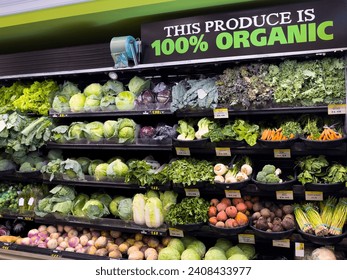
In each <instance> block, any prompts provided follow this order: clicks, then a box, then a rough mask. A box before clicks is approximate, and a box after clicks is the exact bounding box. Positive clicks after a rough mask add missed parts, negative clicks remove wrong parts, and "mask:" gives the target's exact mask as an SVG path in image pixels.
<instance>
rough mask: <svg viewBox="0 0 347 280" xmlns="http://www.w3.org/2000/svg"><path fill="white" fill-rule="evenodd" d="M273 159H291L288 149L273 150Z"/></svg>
mask: <svg viewBox="0 0 347 280" xmlns="http://www.w3.org/2000/svg"><path fill="white" fill-rule="evenodd" d="M274 158H291V153H290V149H274Z"/></svg>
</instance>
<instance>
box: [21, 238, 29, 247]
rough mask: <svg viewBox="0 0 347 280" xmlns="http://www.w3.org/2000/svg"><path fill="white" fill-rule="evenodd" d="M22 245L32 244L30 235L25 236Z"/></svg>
mask: <svg viewBox="0 0 347 280" xmlns="http://www.w3.org/2000/svg"><path fill="white" fill-rule="evenodd" d="M21 244H22V245H27V246H29V245H30V238H29V237H24V238H23V239H22V242H21Z"/></svg>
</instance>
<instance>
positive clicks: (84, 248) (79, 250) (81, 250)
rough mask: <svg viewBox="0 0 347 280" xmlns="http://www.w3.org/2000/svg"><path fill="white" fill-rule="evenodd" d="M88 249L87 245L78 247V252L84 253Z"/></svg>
mask: <svg viewBox="0 0 347 280" xmlns="http://www.w3.org/2000/svg"><path fill="white" fill-rule="evenodd" d="M86 251H87V247H82V248H78V249H76V253H82V254H84V253H85V252H86Z"/></svg>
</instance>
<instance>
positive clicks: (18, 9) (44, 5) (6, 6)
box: [0, 0, 91, 16]
mask: <svg viewBox="0 0 347 280" xmlns="http://www.w3.org/2000/svg"><path fill="white" fill-rule="evenodd" d="M90 1H91V0H49V1H47V0H0V16H9V15H14V14H21V13H26V12H33V11H38V10H44V9H49V8H55V7H59V6H66V5H72V4H78V3H83V2H90Z"/></svg>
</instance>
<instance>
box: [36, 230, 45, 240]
mask: <svg viewBox="0 0 347 280" xmlns="http://www.w3.org/2000/svg"><path fill="white" fill-rule="evenodd" d="M37 237H39V238H40V240H46V239H47V237H48V235H47V232H45V231H42V232H39V233H38V234H37Z"/></svg>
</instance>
